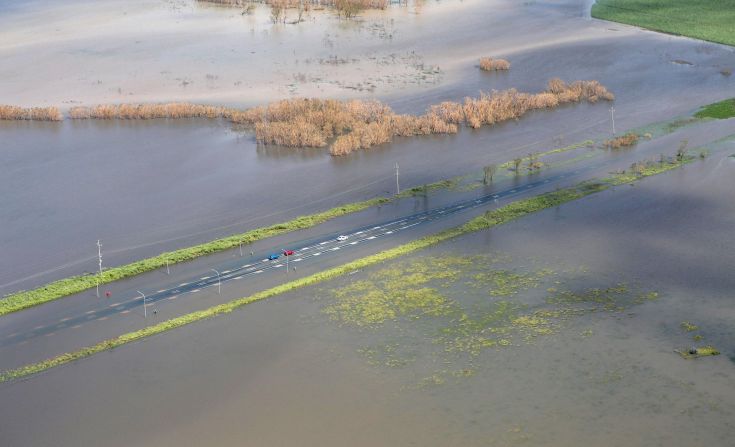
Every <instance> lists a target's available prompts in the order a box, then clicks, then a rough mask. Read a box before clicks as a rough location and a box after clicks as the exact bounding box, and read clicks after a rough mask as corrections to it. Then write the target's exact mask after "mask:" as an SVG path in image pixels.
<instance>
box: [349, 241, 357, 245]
mask: <svg viewBox="0 0 735 447" xmlns="http://www.w3.org/2000/svg"><path fill="white" fill-rule="evenodd" d="M357 243H358V241H353V242H350V245H357Z"/></svg>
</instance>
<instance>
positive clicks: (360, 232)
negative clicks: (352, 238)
mask: <svg viewBox="0 0 735 447" xmlns="http://www.w3.org/2000/svg"><path fill="white" fill-rule="evenodd" d="M362 233H364V231H358V232H357V233H355V234H362Z"/></svg>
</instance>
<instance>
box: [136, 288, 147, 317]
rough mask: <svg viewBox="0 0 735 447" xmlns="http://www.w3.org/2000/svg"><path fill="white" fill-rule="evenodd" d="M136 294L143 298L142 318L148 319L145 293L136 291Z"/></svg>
mask: <svg viewBox="0 0 735 447" xmlns="http://www.w3.org/2000/svg"><path fill="white" fill-rule="evenodd" d="M138 293H140V295H141V296H142V297H143V318H148V309H146V306H145V293H143V292H141V291H140V290H138Z"/></svg>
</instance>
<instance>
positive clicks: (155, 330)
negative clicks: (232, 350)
mask: <svg viewBox="0 0 735 447" xmlns="http://www.w3.org/2000/svg"><path fill="white" fill-rule="evenodd" d="M686 162H688V161H687V160H684V161H681V162H673V163H669V164H668V165H670V166H664V165H663V164H662V165H661V166H660V167H659V168H656V169H653V168H652V169H650V170H646V171H644V172H643V173H641V174H640V175H637V176H634V177H632V178H628V177H625V176H624V175H623V176H613V177H611V178H609V179H606V180H604V181H600V182H584V183H581V184H580V185H577V186H574V187H571V188H566V189H562V190H558V191H554V192H550V193H546V194H541V195H539V196H535V197H530V198H527V199H522V200H519V201H516V202H512V203H510V204H508V205H505V206H503V207H501V208H498V209H495V210H492V211H488V212H487V213H485V214H483V215H481V216H478V217H475V218H473V219H471V220H470V221H468V222H467V223H465V224H464V225H461V226H458V227H455V228H451V229H448V230H444V231H441V232H439V233H437V234H433V235H430V236H425V237H422V238H420V239H417V240H415V241H411V242H409V243H407V244H403V245H400V246H398V247H395V248H392V249H389V250H385V251H383V252H380V253H377V254H374V255H371V256H367V257H365V258H362V259H359V260H356V261H353V262H349V263H347V264H344V265H342V266H339V267H335V268H332V269H328V270H325V271H322V272H319V273H315V274H313V275H309V276H306V277H303V278H300V279H297V280H294V281H290V282H287V283H284V284H281V285H279V286H276V287H273V288H270V289H267V290H264V291H262V292H258V293H255V294H253V295H250V296H248V297H244V298H239V299H236V300H233V301H230V302H227V303H223V304H220V305H217V306H213V307H210V308H208V309H204V310H200V311H196V312H192V313H189V314H186V315H182V316H180V317H176V318H172V319H170V320H166V321H163V322H161V323H158V324H156V325H153V326H148V327H146V328H144V329H141V330H138V331H133V332H129V333H127V334H123V335H121V336H119V337H115V338H112V339H108V340H104V341H101V342H99V343H97V344H95V345H92V346H88V347H84V348H82V349H79V350H76V351H73V352H68V353H64V354H61V355H58V356H56V357H53V358H50V359H47V360H44V361H41V362H38V363H33V364H29V365H26V366H22V367H20V368H16V369H12V370H7V371H4V372H2V373H0V382H5V381H8V380H13V379H17V378H20V377H25V376H28V375H31V374H35V373H38V372H42V371H45V370H48V369H51V368H54V367H56V366H60V365H64V364H67V363H70V362H72V361H75V360H78V359H82V358H85V357H89V356H92V355H94V354H96V353H99V352H102V351H106V350H109V349H113V348H116V347H119V346H122V345H125V344H127V343H131V342H134V341H137V340H141V339H144V338H146V337H150V336H152V335H155V334H160V333H162V332H166V331H169V330H172V329H176V328H179V327H182V326H185V325H188V324H191V323H194V322H197V321H201V320H204V319H208V318H213V317H216V316H219V315H222V314H227V313H230V312H232V311H233V310H235V309H238V308H240V307H243V306H246V305H248V304H251V303H254V302H256V301H261V300H264V299H266V298H270V297H272V296H275V295H279V294H282V293H286V292H289V291H292V290H296V289H299V288H303V287H306V286H310V285H314V284H318V283H321V282H324V281H327V280H330V279H333V278H336V277H339V276H342V275H345V274H348V273H350V272H353V271H355V270H360V269H363V268H365V267H368V266H371V265H375V264H379V263H381V262H384V261H387V260H390V259H395V258H398V257H402V256H405V255H407V254H409V253H412V252H415V251H418V250H422V249H424V248H428V247H431V246H434V245H436V244H439V243H441V242H444V241H447V240H450V239H453V238H456V237H458V236H461V235H464V234H468V233H472V232H476V231H480V230H484V229H488V228H491V227H494V226H496V225H502V224H504V223H507V222H511V221H513V220H515V219H519V218H521V217H523V216H526V215H528V214H531V213H535V212H537V211H541V210H544V209H548V208H553V207H556V206H559V205H562V204H564V203H567V202H570V201H573V200H576V199H580V198H582V197H585V196H588V195H590V194H594V193H596V192H600V191H603V190H605V189H608V188H609V187H610V186H612V185H616V184H622V183H626V182H631V181H634V180H638V179H640V178H643V177H646V176H650V175H655V174H657V173H660V172H666V171H668V170H670V169H673V168H674V167H677V166H681V165H682V164H684V163H686ZM92 284H94V283H92ZM414 298H416V297H414ZM51 299H53V298H51ZM425 302H431V303H432V304H431V306H430V307H429V308H430V309H435V310H437V309H444V308H445V307H443V306H442V305H437V303H439V304H443V303H442V302H441V298H439V297H436V296H432V297H429V298H427V297H426V296H422V297H418V298H416V299H414V300H413V301H412V304H411V305H410V306H409V307H408V309H411V311H414V310H416V309H420V308H421V306H422V305H423V303H425ZM416 303H418V304H416ZM31 305H33V304H31ZM442 311H443V310H442ZM506 311H508V308H504V309H496V312H501V313H504V312H506ZM437 312H438V311H437ZM5 313H7V311H6V312H5ZM481 343H482V341H481ZM497 343H498V344H500V345H503V344H504V343H510V342H509V341H507V340H499V341H498V342H497Z"/></svg>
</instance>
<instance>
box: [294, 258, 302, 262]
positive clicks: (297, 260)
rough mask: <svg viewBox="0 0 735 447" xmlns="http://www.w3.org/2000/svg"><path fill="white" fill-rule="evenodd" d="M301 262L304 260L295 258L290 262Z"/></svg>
mask: <svg viewBox="0 0 735 447" xmlns="http://www.w3.org/2000/svg"><path fill="white" fill-rule="evenodd" d="M303 260H304V258H296V259H294V260H293V261H291V262H299V261H303Z"/></svg>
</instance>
